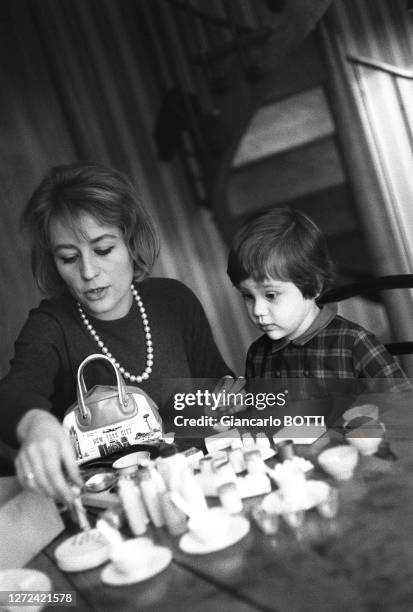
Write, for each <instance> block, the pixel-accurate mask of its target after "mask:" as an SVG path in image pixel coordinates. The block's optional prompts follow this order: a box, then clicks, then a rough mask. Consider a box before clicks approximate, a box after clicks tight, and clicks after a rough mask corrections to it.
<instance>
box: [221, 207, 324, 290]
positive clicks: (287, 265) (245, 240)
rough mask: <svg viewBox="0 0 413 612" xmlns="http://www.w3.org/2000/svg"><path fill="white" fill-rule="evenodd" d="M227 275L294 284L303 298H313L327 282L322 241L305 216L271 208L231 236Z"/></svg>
mask: <svg viewBox="0 0 413 612" xmlns="http://www.w3.org/2000/svg"><path fill="white" fill-rule="evenodd" d="M227 272H228V275H229V277H230V279H231V281H232V283H233V284H234V285H235V286H236V287H237V286H238V285H239V284H240V283H241V282H242V281H243V280H245V279H247V278H253V279H254V280H255V281H262V280H264V279H265V278H267V277H271V278H275V279H278V280H282V281H287V282H288V281H289V282H292V283H294V285H296V287H297V288H298V289H299V290H300V291H301V293H302V294H303V297H304V298H310V299H312V298H315V297H317V296H318V295H319V294H320V293H321V291H322V290H323V289H325V287H326V285H327V284H328V282H329V281H330V280H331V277H332V272H333V264H332V261H331V259H330V256H329V254H328V249H327V245H326V240H325V238H324V236H323V234H322V233H321V231H320V230H319V228H318V227H317V225H316V224H315V223H314V222H313V221H311V219H309V218H308V217H306V216H305V215H303V214H302V213H301V212H298V211H296V210H292V209H291V208H271V209H268V210H264V211H262V212H260V213H258V214H256V215H254V216H253V217H251V219H250V220H249V221H248V222H247V223H246V224H245V225H244V226H243V227H242V228H241V230H240V231H239V232H238V233H237V235H236V236H235V239H234V241H233V243H232V247H231V250H230V253H229V257H228V269H227Z"/></svg>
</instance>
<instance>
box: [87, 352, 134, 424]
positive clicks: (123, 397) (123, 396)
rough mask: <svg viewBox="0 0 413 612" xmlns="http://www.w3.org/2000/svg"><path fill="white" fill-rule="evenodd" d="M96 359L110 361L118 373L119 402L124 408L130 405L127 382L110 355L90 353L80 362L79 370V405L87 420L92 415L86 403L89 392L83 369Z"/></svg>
mask: <svg viewBox="0 0 413 612" xmlns="http://www.w3.org/2000/svg"><path fill="white" fill-rule="evenodd" d="M96 359H105V360H106V361H108V362H109V363H110V365H111V366H112V368H113V369H114V370H115V374H116V382H117V387H118V398H119V404H120V406H121V407H123V408H127V407H128V405H129V397H128V394H127V392H126V387H125V383H124V381H123V379H122V376H121V375H120V372H119V371H118V369H117V368H116V367H115V365H114V363H113V362H112V361H111V359H109V357H107V356H106V355H100V354H99V353H94V354H93V355H88V356H87V357H86V359H84V360H83V361H82V363H81V364H80V366H79V368H78V370H77V403H78V406H79V410H80V415H81V417H82V419H83V420H84V421H86V420H87V419H88V418H89V417H90V411H89V408H88V407H87V406H86V404H85V398H84V396H85V395H86V393H87V389H86V385H85V380H84V378H83V370H84V368H85V366H86V365H87V364H88V363H90V362H91V361H95V360H96Z"/></svg>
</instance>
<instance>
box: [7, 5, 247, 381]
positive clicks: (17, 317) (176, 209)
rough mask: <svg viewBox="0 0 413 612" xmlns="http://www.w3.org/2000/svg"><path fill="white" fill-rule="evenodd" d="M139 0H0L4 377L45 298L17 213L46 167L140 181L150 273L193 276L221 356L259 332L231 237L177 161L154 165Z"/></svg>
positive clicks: (152, 104)
mask: <svg viewBox="0 0 413 612" xmlns="http://www.w3.org/2000/svg"><path fill="white" fill-rule="evenodd" d="M138 26H139V24H138V23H137V21H136V3H134V2H132V1H127V0H125V1H122V2H121V3H118V2H115V1H113V0H98V1H94V0H88V1H87V2H84V1H78V0H69V1H66V0H59V2H54V1H52V0H41V1H40V0H32V1H30V0H16V1H10V2H2V3H0V27H1V34H2V35H1V37H0V57H1V60H0V61H1V62H2V63H1V94H0V117H1V119H0V121H1V122H2V128H3V129H2V140H1V148H0V155H1V160H0V161H1V164H0V168H1V179H2V180H1V186H0V190H1V191H0V198H1V201H0V218H1V225H0V241H1V244H2V246H3V248H2V253H3V254H2V258H1V264H0V266H1V268H0V273H1V295H0V315H1V318H0V325H1V328H0V332H1V347H0V375H1V374H4V373H5V372H6V369H7V364H8V360H9V358H10V356H11V354H12V346H13V340H14V338H15V336H16V334H17V332H18V330H19V328H20V327H21V325H22V323H23V322H24V319H25V317H26V314H27V311H28V309H29V308H30V307H32V306H34V305H35V304H36V303H37V302H38V300H39V294H38V292H37V290H36V288H35V287H34V284H33V282H32V280H31V276H30V271H29V267H28V258H27V253H26V252H25V251H24V247H23V241H22V240H21V235H20V233H19V230H18V218H19V215H20V213H21V210H22V208H23V206H24V203H25V201H26V200H27V197H28V196H29V194H30V192H31V191H32V189H33V188H34V187H35V185H36V184H37V183H38V181H39V180H40V178H41V177H42V175H43V174H44V173H45V171H46V170H47V169H48V168H49V167H50V166H51V165H56V164H58V163H63V162H69V161H72V160H74V159H79V158H80V159H82V158H83V159H95V160H97V161H101V162H103V163H108V164H112V165H114V166H115V167H117V168H119V169H121V170H125V171H127V172H128V173H129V174H130V175H131V176H132V177H133V178H134V179H135V180H136V181H137V182H138V183H139V185H140V189H141V192H142V195H143V198H144V201H145V202H146V204H147V206H148V208H149V210H150V212H151V213H152V215H153V217H154V219H155V222H156V224H157V226H158V228H159V231H160V235H161V241H162V250H161V255H160V258H159V262H158V264H157V266H156V269H155V271H154V274H155V275H162V276H169V277H174V278H178V279H180V280H182V281H183V282H185V283H187V284H188V285H189V286H190V287H191V288H192V289H193V290H194V291H195V293H196V294H197V295H198V296H199V298H200V299H201V301H202V302H203V304H204V306H205V309H206V311H207V315H208V317H209V320H210V322H211V323H212V326H213V330H214V334H215V337H216V340H217V343H218V345H219V346H220V348H221V350H222V352H223V354H224V357H225V358H226V359H227V361H228V363H229V364H230V365H231V366H232V367H233V368H234V369H235V370H236V371H237V372H238V373H242V372H243V369H244V355H245V350H246V347H247V345H248V344H249V342H250V340H251V339H252V337H253V335H254V332H253V330H252V329H251V327H250V325H249V323H247V321H246V317H245V315H244V312H243V310H242V305H241V303H240V301H239V298H238V296H236V295H235V291H234V290H233V288H232V287H231V286H230V283H229V281H228V280H227V278H226V273H225V268H226V246H225V245H224V244H223V241H222V239H221V237H220V236H219V234H218V232H217V230H216V228H215V225H214V223H213V221H212V219H211V215H210V213H209V212H208V211H207V210H203V209H201V208H199V207H198V206H197V205H195V203H194V200H193V198H192V194H191V193H190V192H189V190H188V187H187V184H186V181H185V180H184V177H183V174H182V172H181V168H180V166H179V163H178V162H177V161H175V162H173V163H172V164H169V165H162V164H159V163H158V161H157V159H156V156H155V151H154V147H153V142H152V135H151V131H152V127H153V124H154V117H155V114H156V111H157V110H158V105H159V101H158V99H157V97H156V94H155V91H154V89H153V87H152V84H151V79H150V72H149V70H148V68H147V62H146V61H145V55H144V50H143V49H142V48H141V47H140V44H139V36H137V32H138Z"/></svg>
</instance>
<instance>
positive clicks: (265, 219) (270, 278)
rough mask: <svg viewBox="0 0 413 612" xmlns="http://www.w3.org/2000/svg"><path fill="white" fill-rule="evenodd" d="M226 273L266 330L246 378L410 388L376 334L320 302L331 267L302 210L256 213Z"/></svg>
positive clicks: (315, 229) (250, 354) (316, 232)
mask: <svg viewBox="0 0 413 612" xmlns="http://www.w3.org/2000/svg"><path fill="white" fill-rule="evenodd" d="M228 275H229V277H230V279H231V281H232V283H233V284H234V285H235V287H236V288H237V289H238V290H239V292H240V293H241V295H242V297H243V299H244V302H245V306H246V309H247V312H248V316H249V318H250V319H251V321H252V322H253V323H254V325H255V326H256V327H257V328H258V329H259V330H261V331H262V332H263V335H262V336H261V337H260V338H258V340H256V341H255V342H254V343H253V344H252V345H251V347H250V348H249V351H248V355H247V364H246V377H247V379H249V380H251V379H253V378H276V377H282V378H287V377H288V378H302V377H306V378H307V379H311V378H313V379H314V378H315V379H324V380H325V379H331V382H333V381H332V379H353V380H354V379H358V380H360V379H369V381H370V383H371V382H373V381H372V380H371V379H375V381H376V382H378V380H376V379H386V381H385V383H386V384H387V387H386V389H387V390H388V389H389V388H391V389H392V390H393V389H394V390H396V389H403V390H404V389H406V388H408V383H407V381H406V379H405V376H404V374H403V372H402V370H401V369H400V367H399V366H398V364H397V363H396V361H395V360H394V359H393V357H392V356H391V355H390V354H389V353H388V352H387V350H386V349H385V347H384V346H383V345H382V344H380V342H379V341H378V340H377V339H376V337H375V336H374V335H373V334H371V333H370V332H368V331H366V330H365V329H363V327H361V326H360V325H357V324H356V323H352V322H351V321H348V320H347V319H345V318H343V317H341V316H339V315H337V308H336V306H335V305H334V306H332V305H324V306H322V307H319V306H318V305H317V298H318V297H319V296H320V294H321V292H322V291H323V289H324V287H325V285H326V283H327V282H328V281H329V280H330V278H331V275H332V262H331V260H330V257H329V254H328V251H327V247H326V243H325V239H324V236H323V235H322V233H321V231H320V230H319V228H318V227H317V226H316V225H315V223H313V222H312V221H311V220H310V219H309V218H308V217H306V216H305V215H303V214H302V213H300V212H298V211H294V210H291V209H289V208H273V209H271V210H266V211H263V212H261V213H259V214H257V215H255V216H254V217H253V218H252V219H251V220H250V221H249V222H248V223H247V224H246V225H245V226H244V227H243V228H242V229H241V230H240V232H239V233H238V234H237V236H236V237H235V240H234V242H233V244H232V248H231V251H230V254H229V260H228ZM390 379H391V380H390ZM394 379H399V380H398V381H395V380H394ZM400 379H402V380H400ZM392 381H393V382H392ZM389 383H390V386H389ZM368 386H369V387H370V388H371V384H370V385H368Z"/></svg>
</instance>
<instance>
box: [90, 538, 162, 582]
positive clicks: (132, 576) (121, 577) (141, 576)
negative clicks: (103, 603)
mask: <svg viewBox="0 0 413 612" xmlns="http://www.w3.org/2000/svg"><path fill="white" fill-rule="evenodd" d="M171 561H172V552H171V551H170V550H169V548H165V547H164V546H153V547H152V549H151V554H150V556H149V557H148V558H146V559H145V564H144V565H139V566H137V567H135V568H132V569H131V571H130V572H129V573H127V574H123V573H121V572H119V571H118V570H117V569H116V567H115V565H114V564H113V563H109V564H108V565H107V566H106V567H105V568H103V570H102V573H101V574H100V578H101V580H102V582H104V583H105V584H109V585H110V586H126V585H128V584H134V583H135V582H142V581H143V580H148V578H152V576H156V574H159V573H160V572H162V571H163V570H164V569H165V568H166V567H168V565H169V564H170V562H171Z"/></svg>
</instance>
